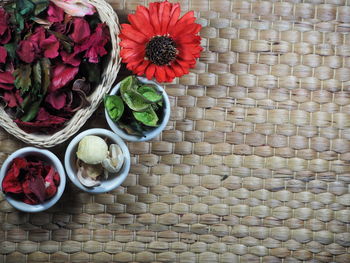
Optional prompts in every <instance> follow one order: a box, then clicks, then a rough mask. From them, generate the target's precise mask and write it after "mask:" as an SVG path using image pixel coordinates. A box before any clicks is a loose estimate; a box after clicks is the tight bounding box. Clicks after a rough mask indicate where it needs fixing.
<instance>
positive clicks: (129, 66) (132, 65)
mask: <svg viewBox="0 0 350 263" xmlns="http://www.w3.org/2000/svg"><path fill="white" fill-rule="evenodd" d="M142 62H143V60H135V61H133V62H129V63H128V64H127V65H126V68H127V69H129V70H132V71H134V70H135V69H136V68H137V67H138V66H139V65H141V64H142Z"/></svg>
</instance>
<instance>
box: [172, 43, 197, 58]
mask: <svg viewBox="0 0 350 263" xmlns="http://www.w3.org/2000/svg"><path fill="white" fill-rule="evenodd" d="M177 49H178V50H179V57H181V54H182V53H181V52H182V51H183V50H185V51H186V52H188V53H191V54H192V55H193V56H194V57H198V56H199V55H200V53H201V52H202V50H203V48H202V47H201V46H198V45H196V44H185V45H178V47H177Z"/></svg>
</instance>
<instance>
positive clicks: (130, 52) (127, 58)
mask: <svg viewBox="0 0 350 263" xmlns="http://www.w3.org/2000/svg"><path fill="white" fill-rule="evenodd" d="M120 56H121V57H122V59H123V61H124V62H126V63H129V62H133V61H135V60H143V58H144V56H145V54H144V51H142V50H141V51H135V50H134V49H130V48H123V49H122V50H121V51H120Z"/></svg>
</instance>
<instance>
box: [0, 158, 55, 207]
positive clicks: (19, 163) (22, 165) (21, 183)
mask: <svg viewBox="0 0 350 263" xmlns="http://www.w3.org/2000/svg"><path fill="white" fill-rule="evenodd" d="M59 184H60V176H59V174H58V172H57V171H56V169H55V168H54V167H53V166H52V165H49V164H47V163H45V162H43V161H42V160H39V159H38V158H36V157H27V158H15V159H14V160H13V161H12V163H11V166H10V169H9V170H8V171H7V173H6V175H5V177H4V180H3V181H2V190H3V191H4V193H5V194H7V195H9V196H11V197H13V198H14V199H16V200H19V201H23V202H24V203H26V204H30V205H36V204H41V203H44V202H45V201H46V200H49V199H50V198H52V197H53V196H54V195H55V194H56V193H57V188H58V186H59Z"/></svg>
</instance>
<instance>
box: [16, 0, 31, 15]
mask: <svg viewBox="0 0 350 263" xmlns="http://www.w3.org/2000/svg"><path fill="white" fill-rule="evenodd" d="M16 9H17V12H18V13H19V14H20V15H22V16H27V15H30V14H31V13H33V11H34V9H35V5H34V3H33V2H32V1H30V0H17V1H16Z"/></svg>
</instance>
